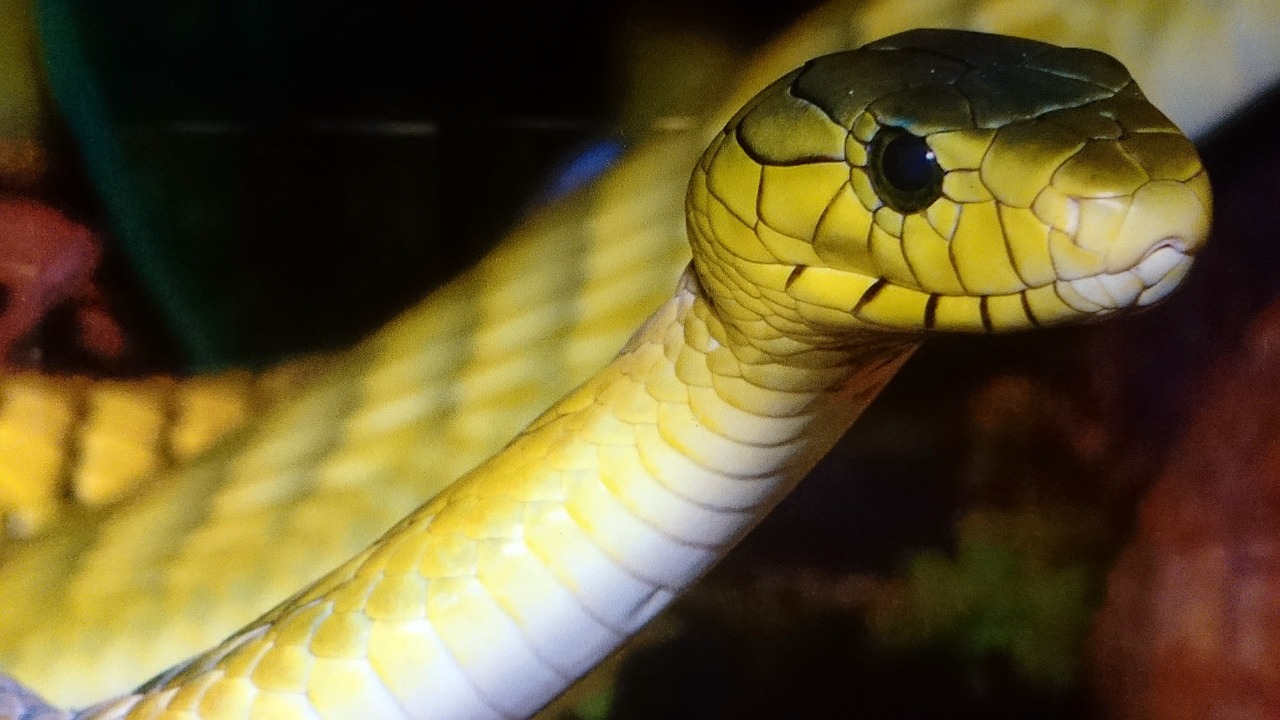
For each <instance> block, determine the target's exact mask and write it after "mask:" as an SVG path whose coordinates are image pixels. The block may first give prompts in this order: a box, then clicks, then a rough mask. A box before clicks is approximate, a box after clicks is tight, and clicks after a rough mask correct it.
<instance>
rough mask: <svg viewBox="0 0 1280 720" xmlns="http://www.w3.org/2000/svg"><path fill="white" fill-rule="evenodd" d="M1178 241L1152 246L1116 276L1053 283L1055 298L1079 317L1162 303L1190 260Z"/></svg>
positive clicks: (1173, 240)
mask: <svg viewBox="0 0 1280 720" xmlns="http://www.w3.org/2000/svg"><path fill="white" fill-rule="evenodd" d="M1184 247H1185V244H1184V243H1183V242H1182V241H1181V239H1179V238H1173V237H1171V238H1166V239H1164V240H1163V241H1161V242H1160V243H1158V244H1156V245H1155V246H1154V247H1152V248H1151V250H1149V251H1147V253H1146V255H1144V256H1143V257H1142V259H1141V260H1139V261H1138V263H1137V264H1136V265H1134V266H1133V267H1132V268H1129V269H1127V270H1121V271H1120V272H1117V273H1099V274H1097V275H1091V276H1089V277H1083V278H1078V279H1075V280H1058V281H1057V282H1056V283H1054V285H1055V288H1056V289H1057V290H1058V296H1059V297H1060V298H1061V299H1062V301H1063V302H1064V303H1066V304H1067V305H1068V306H1070V307H1071V308H1072V309H1074V310H1077V311H1080V312H1083V313H1110V312H1114V311H1118V310H1123V309H1125V308H1137V307H1147V306H1149V305H1154V304H1155V303H1157V302H1159V301H1161V300H1163V299H1164V298H1165V297H1167V296H1168V295H1169V293H1171V292H1172V291H1173V290H1174V288H1176V287H1178V285H1179V284H1181V283H1182V280H1183V278H1185V277H1186V275H1187V272H1188V271H1189V270H1190V269H1191V264H1192V262H1193V260H1194V257H1193V255H1192V254H1191V253H1188V252H1186V251H1185V250H1184V249H1183V248H1184Z"/></svg>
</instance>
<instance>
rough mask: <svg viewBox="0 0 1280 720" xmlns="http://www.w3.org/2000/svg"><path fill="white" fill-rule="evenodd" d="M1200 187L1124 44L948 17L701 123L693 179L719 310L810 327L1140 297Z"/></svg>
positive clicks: (829, 333) (987, 318) (1010, 326)
mask: <svg viewBox="0 0 1280 720" xmlns="http://www.w3.org/2000/svg"><path fill="white" fill-rule="evenodd" d="M1210 208H1211V196H1210V188H1209V181H1208V177H1207V175H1206V174H1205V170H1204V168H1203V166H1202V165H1201V163H1200V158H1199V156H1198V155H1197V154H1196V151H1195V148H1194V147H1193V146H1192V145H1191V143H1190V141H1188V140H1187V139H1186V138H1185V137H1184V136H1183V135H1182V133H1181V132H1179V130H1178V128H1177V127H1175V126H1174V125H1173V123H1172V122H1170V121H1169V120H1168V119H1167V118H1166V117H1165V116H1164V115H1163V114H1161V113H1160V111H1158V110H1157V109H1155V108H1154V107H1152V106H1151V105H1150V104H1149V103H1148V102H1147V101H1146V99H1145V98H1144V97H1143V95H1142V92H1141V91H1140V90H1139V89H1138V87H1137V85H1136V84H1135V83H1134V81H1133V79H1132V78H1131V77H1130V76H1129V73H1128V72H1127V71H1126V70H1125V69H1124V67H1123V66H1121V65H1120V63H1119V62H1117V61H1116V60H1114V59H1112V58H1111V57H1109V56H1107V55H1104V54H1102V53H1098V52H1094V51H1091V50H1079V49H1066V48H1060V47H1056V46H1053V45H1048V44H1044V43H1039V42H1034V41H1030V40H1020V39H1016V38H1007V37H999V36H992V35H984V34H980V33H972V32H960V31H946V30H916V31H911V32H907V33H903V34H900V35H894V36H892V37H888V38H885V39H883V40H880V41H878V42H874V43H871V44H869V45H866V46H864V47H862V48H860V49H858V50H852V51H848V52H843V53H837V54H833V55H827V56H824V57H820V58H816V59H814V60H811V61H810V62H808V63H807V64H805V65H804V66H803V67H801V68H799V69H797V70H795V71H793V72H791V73H790V74H788V75H786V76H784V77H783V78H781V79H780V80H778V81H777V82H775V83H774V84H773V85H771V86H769V87H768V88H766V89H765V90H764V91H762V92H761V93H760V94H759V95H757V96H756V97H755V98H754V99H753V100H752V101H751V102H750V103H748V105H747V106H746V107H745V108H744V109H743V110H742V111H741V112H739V113H738V114H737V115H736V116H735V117H734V118H733V119H732V120H730V121H729V123H728V125H727V126H726V127H725V129H724V132H722V133H720V134H719V135H717V136H716V138H715V139H714V140H713V142H712V143H711V146H710V147H709V148H708V149H707V151H706V153H705V154H704V155H703V157H702V159H701V161H700V162H699V163H698V166H697V168H696V169H695V171H694V175H693V179H692V182H691V184H690V188H689V194H688V198H687V210H688V223H689V233H690V239H691V241H692V244H693V248H694V250H693V252H694V267H695V269H696V271H697V274H698V279H699V281H700V283H701V285H702V287H703V289H704V292H706V293H707V295H708V296H709V298H710V300H711V302H713V303H714V304H715V305H716V307H717V308H718V309H719V310H720V312H721V314H722V315H726V316H727V317H728V318H729V319H731V320H732V321H733V322H734V323H735V324H739V325H745V326H752V325H757V326H761V327H763V326H766V325H767V326H772V327H774V328H782V327H785V328H786V330H787V331H788V332H790V333H796V332H797V331H799V332H801V334H807V335H809V336H810V337H811V339H812V340H813V341H814V342H815V343H818V344H821V343H822V342H823V341H824V338H833V339H834V338H837V337H838V336H839V334H840V333H842V332H848V331H849V330H851V329H858V328H868V329H888V330H897V331H906V332H921V331H926V330H951V331H978V332H982V331H987V332H993V331H997V332H998V331H1008V330H1018V329H1023V328H1029V327H1034V326H1044V325H1053V324H1059V323H1064V322H1072V321H1079V320H1082V319H1087V318H1089V317H1094V316H1102V315H1107V314H1111V313H1114V312H1116V311H1120V310H1125V309H1128V308H1135V307H1141V306H1146V305H1150V304H1151V303H1154V302H1156V301H1157V300H1159V299H1161V298H1163V297H1164V296H1165V295H1167V294H1168V293H1169V291H1170V290H1172V289H1173V288H1174V287H1175V286H1176V285H1177V284H1178V283H1179V282H1180V281H1181V280H1182V278H1183V277H1184V276H1185V274H1186V272H1187V270H1188V269H1189V267H1190V265H1191V260H1192V256H1193V255H1194V254H1195V253H1196V252H1197V251H1198V250H1199V249H1200V248H1201V247H1202V245H1203V243H1204V240H1205V237H1206V234H1207V232H1208V227H1209V217H1210ZM712 258H714V259H715V261H714V262H712V261H711V260H712Z"/></svg>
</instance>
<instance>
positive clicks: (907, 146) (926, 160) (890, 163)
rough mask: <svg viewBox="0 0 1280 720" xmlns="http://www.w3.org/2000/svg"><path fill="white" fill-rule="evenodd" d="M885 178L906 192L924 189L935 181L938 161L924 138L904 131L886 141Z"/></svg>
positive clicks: (882, 159)
mask: <svg viewBox="0 0 1280 720" xmlns="http://www.w3.org/2000/svg"><path fill="white" fill-rule="evenodd" d="M881 162H882V163H883V165H882V166H881V167H882V168H883V172H884V179H885V180H887V181H889V183H890V184H892V185H893V186H894V187H896V188H898V189H899V190H903V191H906V192H916V191H918V190H923V189H924V188H925V187H926V186H927V185H928V184H929V183H930V182H932V181H933V177H934V169H935V168H936V167H937V163H938V161H937V160H936V159H935V158H934V156H933V151H932V150H930V149H929V144H928V143H926V142H925V141H924V138H920V137H916V136H915V135H912V134H910V133H902V134H900V135H898V136H896V137H894V138H893V139H892V140H890V141H889V142H887V143H885V146H884V155H883V156H882V158H881Z"/></svg>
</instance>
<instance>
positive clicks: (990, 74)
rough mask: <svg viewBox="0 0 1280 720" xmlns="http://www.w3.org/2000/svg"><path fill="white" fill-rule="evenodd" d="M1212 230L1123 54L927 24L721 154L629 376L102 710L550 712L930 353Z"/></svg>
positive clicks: (834, 61)
mask: <svg viewBox="0 0 1280 720" xmlns="http://www.w3.org/2000/svg"><path fill="white" fill-rule="evenodd" d="M903 138H907V139H908V141H907V144H906V145H903V144H901V143H900V142H899V141H901V140H903ZM904 147H906V148H907V150H902V148H904ZM895 148H896V149H895ZM903 152H906V153H907V154H908V155H909V156H910V161H909V162H908V161H900V160H894V159H893V158H895V157H899V156H900V155H901V153H903ZM921 164H923V167H924V168H925V169H926V170H927V172H926V173H924V175H923V177H925V178H926V180H923V181H922V180H921V179H920V178H921V177H922V175H921V174H920V173H915V172H911V171H910V168H919V167H921ZM904 168H906V169H904ZM1014 179H1021V180H1022V181H1023V182H1013V180H1014ZM1094 203H1101V205H1100V207H1101V208H1102V209H1099V210H1092V211H1091V210H1090V208H1091V207H1093V206H1094V205H1093V204H1094ZM1015 211H1016V212H1015ZM1009 213H1013V214H1012V215H1009ZM1094 215H1097V216H1098V217H1097V218H1094ZM1209 215H1210V193H1209V186H1208V181H1207V178H1206V176H1205V172H1204V170H1203V168H1202V167H1201V165H1200V161H1199V158H1198V156H1197V155H1196V152H1195V150H1194V148H1193V147H1192V146H1191V144H1190V142H1189V141H1187V140H1186V139H1185V138H1184V137H1183V136H1182V135H1181V134H1180V133H1179V132H1178V131H1177V129H1176V128H1175V127H1174V126H1173V125H1172V124H1171V123H1170V122H1169V121H1168V120H1167V119H1166V118H1164V116H1162V115H1161V114H1160V113H1159V112H1158V111H1157V110H1155V109H1154V108H1153V107H1151V106H1150V105H1149V104H1147V103H1146V101H1145V99H1144V98H1143V97H1142V95H1141V93H1140V91H1139V90H1138V89H1137V86H1136V85H1135V84H1134V83H1133V81H1132V79H1131V78H1129V77H1128V75H1127V73H1126V72H1125V71H1124V68H1123V67H1122V66H1120V65H1119V64H1118V63H1117V62H1115V61H1114V60H1112V59H1111V58H1109V57H1107V56H1105V55H1101V54H1099V53H1094V52H1090V51H1082V50H1063V49H1060V48H1056V47H1054V46H1049V45H1044V44H1039V43H1034V42H1029V41H1025V40H1018V39H1011V38H1002V37H997V36H990V35H975V34H967V33H956V32H945V31H919V32H914V33H907V34H904V35H898V36H893V37H890V38H887V39H885V40H882V41H879V42H876V43H872V44H870V45H867V46H866V47H864V48H863V49H860V50H855V51H850V52H845V53H839V54H835V55H829V56H824V57H821V58H817V59H815V60H813V61H810V62H808V63H806V64H805V65H804V67H802V68H800V69H799V70H796V71H794V72H792V73H789V74H787V75H786V76H784V77H782V78H781V79H780V80H778V81H777V82H776V83H774V84H773V85H771V86H770V87H769V88H767V89H765V90H764V91H763V92H762V93H760V94H759V95H758V96H757V97H756V98H754V99H753V100H751V101H750V102H748V103H747V104H746V106H745V107H744V108H743V109H742V110H741V111H740V112H739V113H738V114H737V115H735V116H734V118H733V119H732V120H731V121H730V122H729V124H728V125H727V126H726V127H725V129H724V131H722V132H721V133H720V134H718V135H717V136H716V138H715V139H714V140H713V141H712V143H711V144H710V147H709V148H708V149H707V151H706V153H705V154H704V155H703V157H702V160H701V161H700V162H699V163H698V164H697V166H696V167H695V169H694V172H693V175H692V179H691V181H690V184H689V190H688V193H687V218H688V227H689V236H690V240H691V245H692V247H693V262H692V264H691V266H690V269H689V270H688V271H687V272H686V274H685V276H684V279H683V280H682V282H681V283H680V285H679V287H678V288H677V290H676V293H675V295H674V297H673V298H671V299H670V300H668V301H667V302H666V303H665V304H664V305H663V306H662V307H661V309H659V310H658V312H657V313H656V314H655V315H653V316H652V317H651V318H650V319H649V320H648V321H646V322H645V324H644V325H643V326H642V327H641V329H640V330H639V331H638V332H637V333H636V334H635V335H634V336H633V337H632V339H631V340H630V341H629V342H628V343H627V344H626V346H625V347H624V348H623V350H622V352H621V353H620V354H619V355H618V356H617V357H616V358H615V359H614V361H613V362H612V363H610V364H609V365H608V366H606V367H605V369H604V370H603V371H601V372H599V373H597V374H596V375H595V376H594V377H593V378H592V379H591V380H589V381H588V382H587V383H585V384H584V385H582V386H581V387H579V388H578V389H577V390H576V391H574V392H572V393H570V394H569V395H568V396H567V397H566V398H564V399H563V400H561V401H560V402H559V403H557V404H556V405H555V406H553V407H552V408H551V410H549V411H548V412H547V413H545V414H544V415H543V416H542V417H541V418H539V419H538V420H536V421H535V422H533V424H532V425H531V426H530V427H529V428H528V429H527V430H525V431H524V432H523V433H522V434H521V435H520V436H519V437H518V438H517V439H516V440H515V441H513V442H512V443H511V444H509V445H508V446H507V447H506V448H505V449H504V450H503V451H502V452H501V453H499V454H498V455H496V456H495V457H494V458H492V459H491V460H489V461H488V462H486V463H484V464H482V465H480V466H479V467H477V468H476V469H475V470H474V471H472V472H471V473H468V474H467V475H465V476H464V477H462V478H461V479H460V480H458V481H457V482H455V483H453V484H451V485H449V486H448V487H446V488H444V489H443V490H442V491H441V492H440V493H439V494H438V495H436V497H435V498H434V499H433V500H431V501H429V502H428V503H427V504H425V505H423V506H422V507H420V508H418V509H417V510H415V511H414V512H412V513H411V514H409V516H408V517H406V518H405V519H404V520H402V521H401V522H399V523H398V524H397V525H396V526H395V527H393V528H392V529H391V530H390V531H388V532H387V533H386V534H385V535H384V536H383V537H382V538H381V539H380V540H378V541H377V542H376V543H374V544H373V545H372V546H370V547H369V548H367V549H366V550H364V551H362V552H361V553H359V554H358V555H357V556H356V557H355V558H354V559H352V560H350V561H348V562H347V563H345V564H344V565H342V566H341V567H339V568H338V569H337V570H335V571H333V572H332V573H330V574H328V575H326V576H324V577H323V578H321V579H320V580H318V581H317V582H316V583H314V584H312V585H311V586H309V587H308V588H307V589H305V590H303V591H301V592H300V593H298V594H296V595H294V596H293V597H291V598H290V599H288V600H286V601H285V602H284V603H282V604H281V605H279V606H277V607H276V608H275V609H274V610H272V611H271V612H269V613H267V614H266V615H264V616H263V617H262V618H260V619H259V620H257V621H254V622H252V623H250V624H249V625H248V626H246V627H244V628H243V629H242V630H240V631H239V632H237V633H235V634H233V635H232V637H231V638H230V639H228V640H227V641H225V642H224V643H222V644H221V645H219V646H217V647H215V648H214V649H212V650H210V651H209V652H207V653H204V654H202V655H199V656H196V657H195V658H193V659H192V660H190V661H187V662H185V663H182V664H180V665H178V666H176V667H175V668H173V669H172V670H170V671H168V672H165V673H163V674H162V675H160V676H159V677H157V678H155V679H154V680H152V681H151V682H148V683H146V684H145V685H144V686H142V687H141V688H140V689H139V690H138V691H137V692H135V693H131V694H128V695H126V696H124V697H122V698H120V699H118V700H115V701H110V702H107V703H104V704H102V705H99V706H96V707H94V708H91V709H89V710H87V711H85V712H83V713H81V714H79V716H78V717H83V718H96V717H100V718H121V717H132V718H155V717H172V718H177V717H203V718H250V717H252V718H285V717H299V718H302V717H335V718H338V717H387V718H392V717H406V718H407V717H434V718H487V717H493V718H515V717H523V716H527V715H529V714H532V713H534V712H536V711H537V710H538V709H539V708H541V707H542V706H543V705H545V704H546V703H547V702H549V701H550V700H551V699H552V698H554V697H555V695H556V694H558V693H559V692H561V691H562V690H563V689H564V688H565V687H566V686H567V685H568V684H569V683H571V682H572V681H573V680H574V679H575V678H577V677H579V676H581V675H582V674H583V673H585V672H586V671H587V670H589V669H590V668H591V667H592V666H593V665H594V664H595V663H597V662H599V661H600V660H601V659H602V658H603V657H604V656H605V655H606V654H608V653H609V652H610V651H612V650H613V649H614V648H615V647H616V646H617V645H618V644H619V643H621V642H622V641H623V640H625V639H626V638H627V637H629V636H630V635H631V634H632V633H634V632H635V631H637V630H638V629H639V628H640V627H641V626H642V625H643V624H644V623H645V622H647V621H648V620H649V619H650V618H652V616H653V615H654V614H655V613H656V612H657V611H659V610H661V609H662V608H663V607H664V606H665V605H666V604H667V603H668V602H669V601H670V600H671V599H672V598H673V597H674V596H675V595H676V594H677V593H679V592H680V591H681V590H683V589H684V588H685V587H687V586H688V585H689V584H690V583H691V582H692V581H693V580H694V579H695V578H697V577H698V576H699V575H701V574H702V573H703V572H705V571H706V570H707V569H708V568H709V567H710V566H711V564H712V563H714V562H715V561H716V560H717V559H718V558H719V557H720V556H721V555H723V553H724V552H725V551H726V550H727V549H728V548H729V547H730V546H731V545H732V544H733V543H734V542H735V541H736V540H737V539H739V538H740V537H741V536H742V535H743V534H744V533H745V532H746V531H747V530H749V529H750V528H751V527H752V526H753V525H754V524H755V523H756V522H758V521H759V519H760V518H761V517H763V515H764V513H765V512H767V511H768V510H769V509H770V508H772V507H773V505H774V504H775V503H777V501H778V500H780V499H781V497H782V496H783V495H784V494H785V493H786V492H787V491H788V490H789V489H790V488H791V487H792V486H793V485H794V484H795V483H796V482H798V481H799V480H800V479H801V478H802V477H803V476H804V475H805V474H806V473H808V471H809V470H810V469H811V468H812V466H813V465H814V463H816V462H817V460H818V459H819V458H820V457H821V456H822V455H823V454H825V453H826V452H827V450H829V449H830V447H831V445H832V444H834V442H835V441H836V440H837V439H838V438H839V437H840V435H841V434H843V432H844V431H845V430H846V429H847V428H848V427H849V425H850V424H851V423H852V422H853V421H854V419H856V417H857V416H858V414H859V413H860V412H861V411H862V409H863V408H864V407H865V406H866V404H867V403H868V402H869V401H870V399H871V398H872V397H874V396H875V394H876V393H877V392H878V391H879V390H880V388H881V387H883V385H884V384H885V383H886V382H887V381H888V379H889V378H890V377H891V376H892V375H893V373H894V371H895V370H896V369H897V367H898V366H899V365H900V364H901V363H902V362H903V361H904V360H905V359H906V357H907V356H908V355H909V354H910V352H911V351H912V350H913V349H914V347H915V345H916V343H918V342H919V340H920V339H921V338H922V337H923V333H924V332H925V331H927V330H933V329H947V330H968V331H973V332H996V331H1008V330H1018V329H1025V328H1030V327H1038V326H1044V325H1056V324H1061V323H1064V322H1075V321H1080V320H1084V319H1091V318H1096V317H1100V316H1105V315H1109V314H1113V313H1115V312H1119V311H1123V310H1127V309H1131V308H1135V307H1141V306H1145V305H1149V304H1151V303H1153V302H1156V301H1158V300H1160V299H1161V298H1163V297H1164V296H1165V295H1166V294H1167V293H1168V292H1169V291H1170V290H1171V289H1172V288H1173V287H1175V286H1176V285H1177V284H1178V283H1179V282H1180V280H1181V279H1182V277H1184V275H1185V273H1186V271H1187V269H1188V268H1189V267H1190V264H1191V258H1192V255H1193V254H1194V253H1195V252H1196V251H1197V250H1198V249H1199V248H1200V246H1201V245H1202V243H1203V241H1204V239H1205V237H1206V235H1207V233H1208V220H1209ZM1010 218H1013V219H1010ZM930 243H934V244H940V245H941V246H942V248H941V250H933V249H929V248H930V247H931V246H930ZM918 244H919V245H920V247H922V248H924V249H913V248H916V247H917V245H918ZM1058 245H1065V246H1069V247H1070V248H1071V249H1069V250H1066V249H1061V248H1059V247H1058Z"/></svg>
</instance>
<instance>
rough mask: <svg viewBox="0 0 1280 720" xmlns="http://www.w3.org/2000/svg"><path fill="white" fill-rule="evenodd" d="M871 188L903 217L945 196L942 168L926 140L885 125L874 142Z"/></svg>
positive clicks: (871, 153)
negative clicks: (943, 193) (943, 194)
mask: <svg viewBox="0 0 1280 720" xmlns="http://www.w3.org/2000/svg"><path fill="white" fill-rule="evenodd" d="M867 164H868V167H869V169H870V170H871V185H872V187H874V188H875V191H876V194H877V195H879V196H880V199H881V200H883V201H884V204H885V205H888V206H889V207H891V208H893V209H894V210H897V211H898V212H900V213H902V214H903V215H908V214H910V213H914V212H918V211H920V210H923V209H925V208H927V207H929V206H930V205H931V204H933V201H934V200H937V199H938V198H939V197H941V196H942V175H943V172H942V167H941V166H939V165H938V159H937V157H935V156H934V154H933V150H932V149H931V148H930V147H929V144H928V143H926V142H925V141H924V138H922V137H920V136H918V135H912V134H911V133H909V132H907V131H906V130H903V129H902V128H900V127H893V126H886V127H884V128H882V129H881V130H880V131H879V132H877V133H876V136H875V137H874V138H872V139H871V149H870V152H869V158H868V163H867Z"/></svg>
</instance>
